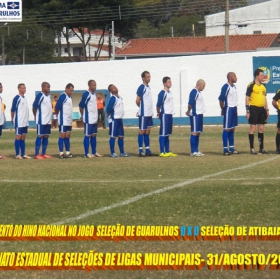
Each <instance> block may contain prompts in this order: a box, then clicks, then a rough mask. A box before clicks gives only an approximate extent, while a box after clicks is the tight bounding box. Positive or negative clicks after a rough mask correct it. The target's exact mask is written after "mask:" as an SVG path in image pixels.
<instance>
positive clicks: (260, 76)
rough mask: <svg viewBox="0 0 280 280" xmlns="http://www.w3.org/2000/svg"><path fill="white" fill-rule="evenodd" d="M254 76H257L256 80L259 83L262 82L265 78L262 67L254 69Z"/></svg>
mask: <svg viewBox="0 0 280 280" xmlns="http://www.w3.org/2000/svg"><path fill="white" fill-rule="evenodd" d="M254 78H255V81H257V82H259V83H262V81H263V78H264V74H263V70H262V69H256V70H255V71H254Z"/></svg>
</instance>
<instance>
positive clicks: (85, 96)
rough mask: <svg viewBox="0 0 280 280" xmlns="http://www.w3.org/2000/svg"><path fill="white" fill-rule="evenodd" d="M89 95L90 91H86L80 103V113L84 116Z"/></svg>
mask: <svg viewBox="0 0 280 280" xmlns="http://www.w3.org/2000/svg"><path fill="white" fill-rule="evenodd" d="M87 96H88V93H87V92H84V94H83V96H82V99H81V101H80V103H79V110H80V114H81V116H82V117H83V115H84V109H85V107H86V101H87Z"/></svg>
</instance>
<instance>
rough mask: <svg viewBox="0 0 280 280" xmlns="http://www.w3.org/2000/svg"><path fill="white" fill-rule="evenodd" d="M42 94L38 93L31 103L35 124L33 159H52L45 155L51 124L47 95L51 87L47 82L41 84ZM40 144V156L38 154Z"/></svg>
mask: <svg viewBox="0 0 280 280" xmlns="http://www.w3.org/2000/svg"><path fill="white" fill-rule="evenodd" d="M41 87H42V92H40V93H38V94H37V95H36V97H35V101H34V103H33V114H34V117H35V119H36V124H37V138H36V141H35V157H34V158H35V159H45V158H52V157H51V156H49V155H47V154H46V152H47V147H48V143H49V135H50V134H51V123H52V101H51V96H50V95H49V93H50V89H51V86H50V84H49V83H47V82H43V83H42V85H41ZM41 144H42V155H40V154H39V151H40V147H41Z"/></svg>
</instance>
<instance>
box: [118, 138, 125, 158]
mask: <svg viewBox="0 0 280 280" xmlns="http://www.w3.org/2000/svg"><path fill="white" fill-rule="evenodd" d="M118 145H119V148H120V153H121V154H123V153H124V140H123V138H118Z"/></svg>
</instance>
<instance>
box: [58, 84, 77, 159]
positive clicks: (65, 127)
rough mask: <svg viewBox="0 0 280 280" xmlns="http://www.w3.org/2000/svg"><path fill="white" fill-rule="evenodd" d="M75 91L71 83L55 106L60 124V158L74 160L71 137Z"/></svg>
mask: <svg viewBox="0 0 280 280" xmlns="http://www.w3.org/2000/svg"><path fill="white" fill-rule="evenodd" d="M73 90H74V86H73V84H71V83H69V84H67V85H66V87H65V91H64V92H63V93H62V94H61V95H60V96H59V98H58V101H57V103H56V105H55V113H56V114H57V116H58V118H57V120H58V124H59V138H58V149H59V158H60V159H63V158H72V157H73V154H71V153H70V137H71V131H72V113H73V105H72V93H73ZM63 144H64V145H65V154H64V153H63Z"/></svg>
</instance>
